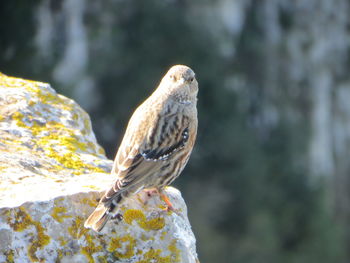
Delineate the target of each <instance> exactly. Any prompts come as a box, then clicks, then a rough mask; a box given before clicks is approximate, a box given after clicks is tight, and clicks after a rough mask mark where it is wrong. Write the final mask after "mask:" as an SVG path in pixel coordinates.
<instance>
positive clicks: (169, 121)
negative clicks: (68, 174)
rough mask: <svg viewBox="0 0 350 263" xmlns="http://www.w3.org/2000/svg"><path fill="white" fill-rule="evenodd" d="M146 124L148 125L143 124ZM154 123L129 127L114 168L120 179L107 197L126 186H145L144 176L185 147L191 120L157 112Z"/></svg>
mask: <svg viewBox="0 0 350 263" xmlns="http://www.w3.org/2000/svg"><path fill="white" fill-rule="evenodd" d="M147 122H148V124H147V127H149V128H148V129H145V128H144V127H145V126H144V125H143V124H146V123H147ZM153 123H154V125H153V126H152V125H149V120H147V119H146V120H144V121H142V122H141V123H139V125H135V126H132V125H131V127H129V126H130V125H128V128H127V131H126V134H125V136H124V139H123V141H122V143H121V146H120V148H119V150H118V153H117V156H116V159H115V161H114V167H113V172H114V173H116V174H117V180H116V182H115V184H114V186H113V187H112V189H110V190H109V191H108V192H107V193H106V195H105V196H106V197H107V198H108V199H110V198H113V196H115V194H116V193H117V192H118V191H119V192H123V191H126V190H128V191H129V190H131V191H132V192H137V190H138V189H140V188H143V186H145V185H144V184H143V182H144V180H145V179H146V178H147V177H149V176H151V175H153V174H154V173H158V172H159V171H160V169H161V167H162V165H163V162H164V161H166V160H168V159H169V158H171V156H172V154H173V153H174V152H176V151H178V150H180V149H182V148H183V147H184V146H185V145H186V143H187V141H188V137H189V131H188V125H189V120H188V119H187V118H184V117H180V116H178V115H177V114H173V115H169V116H157V118H156V119H154V118H153Z"/></svg>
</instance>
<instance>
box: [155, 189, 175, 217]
mask: <svg viewBox="0 0 350 263" xmlns="http://www.w3.org/2000/svg"><path fill="white" fill-rule="evenodd" d="M157 191H158V193H159V196H160V198H161V199H162V200H163V201H164V202H165V203H166V205H167V207H166V208H165V210H166V211H172V212H176V209H175V208H174V206H173V204H172V203H171V202H170V200H169V198H168V196H167V195H166V194H165V193H164V192H163V190H159V189H157Z"/></svg>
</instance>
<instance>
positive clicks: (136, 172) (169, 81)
mask: <svg viewBox="0 0 350 263" xmlns="http://www.w3.org/2000/svg"><path fill="white" fill-rule="evenodd" d="M197 93H198V82H197V80H196V78H195V74H194V72H193V71H192V69H190V68H189V67H187V66H183V65H176V66H173V67H172V68H171V69H170V70H169V71H168V72H167V74H166V75H165V76H164V77H163V79H162V81H161V82H160V84H159V86H158V88H157V89H156V90H155V91H154V92H153V94H152V95H151V96H150V97H149V98H148V99H147V100H146V101H144V102H143V103H142V104H141V105H140V106H139V107H138V108H137V109H136V110H135V112H134V114H133V115H132V117H131V119H130V121H129V123H128V127H127V129H126V132H125V135H124V138H123V140H122V143H121V145H120V147H119V149H118V152H117V155H116V157H115V160H114V164H113V169H112V174H116V176H117V179H116V181H115V182H114V185H113V187H111V188H110V189H109V190H107V191H106V193H105V194H104V195H103V197H102V198H101V200H100V202H99V204H98V206H97V208H96V209H95V211H94V212H93V213H92V214H91V215H90V216H89V218H88V219H87V220H86V222H85V227H87V228H92V229H94V230H95V231H101V230H102V228H103V227H104V226H105V224H106V222H107V221H108V219H109V218H111V217H112V216H114V215H115V214H117V212H118V206H120V204H121V203H122V202H123V201H124V199H125V198H127V197H129V196H131V195H133V194H136V193H138V192H139V191H141V190H143V189H152V188H155V189H156V191H157V192H158V193H159V194H160V197H161V198H162V199H163V200H164V201H165V202H166V203H167V205H168V208H169V209H170V210H171V209H173V208H172V205H171V203H170V202H169V200H168V198H167V197H166V195H165V194H164V193H163V192H162V190H163V189H164V187H165V186H167V185H169V184H171V183H172V182H173V181H174V180H175V178H177V177H178V176H179V174H180V173H181V172H182V170H183V169H184V167H185V165H186V163H187V161H188V159H189V157H190V154H191V152H192V149H193V145H194V142H195V139H196V135H197V125H198V119H197Z"/></svg>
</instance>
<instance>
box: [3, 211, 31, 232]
mask: <svg viewBox="0 0 350 263" xmlns="http://www.w3.org/2000/svg"><path fill="white" fill-rule="evenodd" d="M12 211H13V214H12V213H11V212H12ZM12 211H11V210H9V211H8V215H7V216H8V218H7V223H8V224H9V225H10V227H12V228H13V230H14V231H16V232H22V231H23V230H25V229H27V228H28V227H29V226H30V225H32V222H33V220H32V218H31V217H30V215H28V214H27V212H26V211H25V210H24V208H22V207H20V208H18V209H14V210H12Z"/></svg>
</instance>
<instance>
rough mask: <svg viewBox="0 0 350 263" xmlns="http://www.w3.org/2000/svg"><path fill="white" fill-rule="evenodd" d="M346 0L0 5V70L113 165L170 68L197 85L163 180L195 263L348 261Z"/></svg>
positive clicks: (74, 0) (65, 0)
mask: <svg viewBox="0 0 350 263" xmlns="http://www.w3.org/2000/svg"><path fill="white" fill-rule="evenodd" d="M349 14H350V1H349V0H334V1H329V0H298V1H289V0H270V1H262V0H216V1H214V0H202V1H199V0H144V1H137V0H105V1H101V0H99V1H92V0H90V1H88V0H60V1H59V0H37V1H21V0H11V1H2V2H1V4H0V71H2V72H3V73H5V74H7V75H12V76H17V77H23V78H28V79H34V80H40V81H43V82H49V83H51V84H52V86H53V87H54V88H55V89H56V90H57V91H58V92H59V93H62V94H64V95H66V96H68V97H71V98H74V99H75V100H76V101H77V102H78V103H79V104H80V105H81V106H82V107H83V108H84V109H85V110H86V111H87V112H89V114H90V116H91V119H92V124H93V127H94V131H95V133H96V136H97V139H98V141H99V143H100V144H101V145H102V146H103V147H104V148H105V150H106V153H107V156H108V157H109V158H110V159H113V158H114V155H115V153H116V150H117V148H116V147H117V146H118V145H119V143H120V140H121V138H122V135H123V132H124V129H125V126H126V124H127V121H128V119H129V117H130V115H131V113H132V111H133V110H134V109H135V108H136V106H137V105H138V104H139V103H141V102H142V101H143V100H144V99H145V98H146V97H147V96H148V95H149V94H150V93H151V92H152V91H153V89H154V88H155V87H156V86H157V85H158V83H159V81H160V79H161V77H162V75H163V74H164V73H165V72H166V71H167V70H168V68H169V67H170V66H171V65H173V64H179V63H181V64H186V65H189V66H190V67H192V68H193V69H194V71H195V72H196V74H197V79H198V82H199V84H200V93H199V102H198V107H199V125H200V126H199V133H198V140H197V144H196V147H195V150H194V152H193V155H192V157H191V160H190V162H189V164H188V166H187V168H186V169H185V171H184V172H183V174H182V176H180V178H179V179H178V180H177V181H176V182H175V186H176V187H178V188H180V189H181V191H182V193H183V196H184V198H185V200H186V202H187V205H188V210H189V211H188V213H189V217H190V221H191V223H192V227H193V230H194V232H195V235H196V238H197V244H198V253H199V257H200V259H201V262H202V263H204V262H223V263H225V262H242V263H260V262H269V263H274V262H285V263H289V262H298V263H299V262H300V263H303V262H308V263H309V262H318V263H323V262H337V263H341V262H344V263H345V262H350V230H349V229H350V204H349V203H350V202H349V201H350V159H349V156H350V74H349V69H350V16H349Z"/></svg>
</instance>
